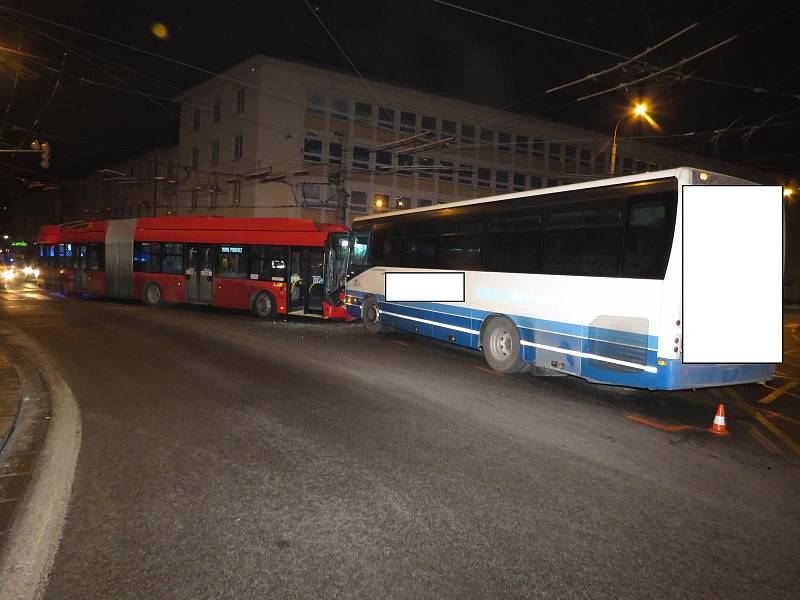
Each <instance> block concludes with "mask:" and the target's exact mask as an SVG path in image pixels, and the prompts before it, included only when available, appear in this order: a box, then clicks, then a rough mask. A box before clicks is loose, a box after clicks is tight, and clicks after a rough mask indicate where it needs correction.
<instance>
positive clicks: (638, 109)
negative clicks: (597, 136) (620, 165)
mask: <svg viewBox="0 0 800 600" xmlns="http://www.w3.org/2000/svg"><path fill="white" fill-rule="evenodd" d="M629 116H633V117H644V118H645V119H646V120H647V122H648V123H655V121H653V120H652V119H651V118H650V116H649V115H648V114H647V105H646V104H643V103H639V104H637V105H636V106H634V107H633V109H632V110H631V113H630V115H623V116H622V117H621V118H620V120H619V121H617V124H616V125H615V126H614V136H613V137H612V138H611V162H610V164H609V169H608V172H609V174H610V175H613V174H614V171H615V169H616V166H617V132H618V131H619V126H620V125H621V124H622V122H623V121H624V120H625V119H627V118H628V117H629Z"/></svg>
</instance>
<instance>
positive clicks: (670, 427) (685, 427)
mask: <svg viewBox="0 0 800 600" xmlns="http://www.w3.org/2000/svg"><path fill="white" fill-rule="evenodd" d="M625 418H626V419H630V420H631V421H636V422H637V423H641V424H642V425H647V426H648V427H654V428H656V429H660V430H661V431H670V432H672V431H688V430H689V429H697V427H694V426H693V425H667V424H666V423H659V422H658V421H651V420H650V419H645V418H644V417H640V416H639V415H630V414H627V415H625Z"/></svg>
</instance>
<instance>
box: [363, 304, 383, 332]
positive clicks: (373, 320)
mask: <svg viewBox="0 0 800 600" xmlns="http://www.w3.org/2000/svg"><path fill="white" fill-rule="evenodd" d="M361 321H362V322H363V323H364V329H366V330H367V331H368V332H369V333H381V331H383V325H381V311H380V310H378V301H377V300H376V299H375V296H370V297H369V298H367V299H366V300H364V304H362V305H361Z"/></svg>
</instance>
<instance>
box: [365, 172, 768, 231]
mask: <svg viewBox="0 0 800 600" xmlns="http://www.w3.org/2000/svg"><path fill="white" fill-rule="evenodd" d="M701 171H704V172H706V173H708V174H709V175H710V176H711V177H710V179H711V181H710V183H711V184H712V185H713V184H714V181H715V180H717V179H724V180H725V183H726V184H729V185H730V184H734V183H736V182H738V183H740V184H752V182H750V181H746V180H744V179H738V178H735V177H731V176H729V175H723V174H721V173H714V172H712V171H705V170H704V169H697V168H694V167H676V168H674V169H664V170H662V171H651V172H648V173H636V174H634V175H623V176H622V177H607V178H605V179H592V180H591V181H582V182H580V183H570V184H567V185H558V186H554V187H548V188H539V189H530V190H525V191H524V192H513V193H511V194H500V195H497V196H484V197H482V198H472V199H470V200H457V201H455V202H446V203H444V204H435V205H433V206H424V207H422V208H411V209H401V210H393V211H387V212H381V213H375V214H372V215H365V216H363V217H356V218H355V219H353V224H356V223H360V222H362V221H369V220H372V219H382V218H384V217H390V216H394V215H407V214H411V213H421V212H426V211H431V210H441V209H442V208H443V207H447V208H451V207H458V206H470V205H473V204H482V203H485V202H496V201H500V200H510V199H512V198H527V197H530V196H539V195H545V194H552V193H554V192H561V191H569V190H585V189H590V188H595V187H605V186H608V185H622V184H626V183H636V182H637V181H648V180H651V179H665V178H667V177H675V178H680V176H681V175H682V174H683V175H691V174H692V173H699V172H701Z"/></svg>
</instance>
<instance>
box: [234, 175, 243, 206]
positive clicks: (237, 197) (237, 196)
mask: <svg viewBox="0 0 800 600" xmlns="http://www.w3.org/2000/svg"><path fill="white" fill-rule="evenodd" d="M241 200H242V182H241V181H234V182H233V183H232V184H231V204H233V205H234V206H238V204H239V202H241Z"/></svg>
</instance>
